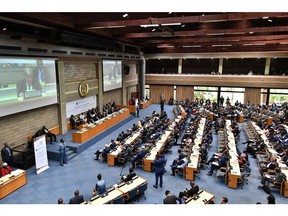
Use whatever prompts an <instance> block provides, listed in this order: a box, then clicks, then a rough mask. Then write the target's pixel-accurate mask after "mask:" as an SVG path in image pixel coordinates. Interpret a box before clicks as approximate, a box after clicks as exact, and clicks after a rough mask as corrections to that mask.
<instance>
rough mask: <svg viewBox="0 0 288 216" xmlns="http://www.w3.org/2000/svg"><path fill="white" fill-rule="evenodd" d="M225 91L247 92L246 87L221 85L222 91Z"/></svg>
mask: <svg viewBox="0 0 288 216" xmlns="http://www.w3.org/2000/svg"><path fill="white" fill-rule="evenodd" d="M223 91H232V92H234V91H237V92H245V88H233V87H221V92H223Z"/></svg>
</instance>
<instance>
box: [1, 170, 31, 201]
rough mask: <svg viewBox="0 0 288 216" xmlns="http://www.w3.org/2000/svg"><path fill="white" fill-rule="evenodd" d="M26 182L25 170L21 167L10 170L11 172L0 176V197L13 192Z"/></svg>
mask: <svg viewBox="0 0 288 216" xmlns="http://www.w3.org/2000/svg"><path fill="white" fill-rule="evenodd" d="M26 183H27V179H26V172H25V171H24V170H21V169H17V170H14V171H12V172H11V174H8V175H5V176H3V177H1V178H0V199H2V198H3V197H5V196H7V195H9V194H10V193H12V192H14V191H15V190H17V189H18V188H20V187H22V186H23V185H25V184H26Z"/></svg>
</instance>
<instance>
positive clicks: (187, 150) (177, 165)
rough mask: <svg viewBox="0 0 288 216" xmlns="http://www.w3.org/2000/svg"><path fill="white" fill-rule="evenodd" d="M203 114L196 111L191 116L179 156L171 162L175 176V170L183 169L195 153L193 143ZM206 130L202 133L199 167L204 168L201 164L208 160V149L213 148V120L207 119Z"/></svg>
mask: <svg viewBox="0 0 288 216" xmlns="http://www.w3.org/2000/svg"><path fill="white" fill-rule="evenodd" d="M201 118H202V115H200V113H199V112H196V113H195V114H194V115H193V116H192V117H191V118H190V122H189V123H188V124H187V125H186V127H185V132H184V134H183V136H182V141H181V145H180V148H179V149H178V158H175V159H174V160H173V162H172V164H171V170H172V174H171V175H172V176H175V172H176V171H179V170H183V169H184V167H185V166H186V165H187V164H188V162H189V156H190V154H192V153H193V145H194V141H195V139H196V134H197V131H198V128H199V124H200V120H201ZM204 128H205V129H204V132H203V135H202V141H201V144H199V145H198V146H199V149H198V151H199V153H200V156H199V157H200V158H199V162H198V163H199V168H204V167H203V166H201V164H204V163H205V162H206V161H207V156H208V150H209V149H210V148H211V143H212V140H213V136H212V121H209V120H207V121H206V122H205V127H204ZM180 173H181V172H180Z"/></svg>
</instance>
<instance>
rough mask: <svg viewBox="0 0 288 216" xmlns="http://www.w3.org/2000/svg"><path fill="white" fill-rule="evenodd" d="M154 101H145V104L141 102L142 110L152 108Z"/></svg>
mask: <svg viewBox="0 0 288 216" xmlns="http://www.w3.org/2000/svg"><path fill="white" fill-rule="evenodd" d="M152 103H153V102H152V99H150V100H148V101H145V102H140V109H145V108H146V107H148V106H150V105H151V104H152Z"/></svg>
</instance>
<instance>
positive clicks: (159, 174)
mask: <svg viewBox="0 0 288 216" xmlns="http://www.w3.org/2000/svg"><path fill="white" fill-rule="evenodd" d="M154 167H155V180H156V182H155V184H154V185H153V187H154V188H156V189H157V188H158V180H159V178H160V184H159V185H160V187H161V188H162V187H163V175H164V172H165V159H164V158H163V157H162V155H160V154H157V156H156V160H155V162H154Z"/></svg>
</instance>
